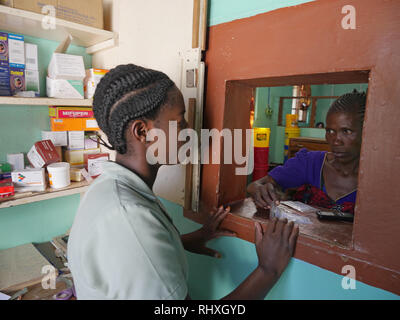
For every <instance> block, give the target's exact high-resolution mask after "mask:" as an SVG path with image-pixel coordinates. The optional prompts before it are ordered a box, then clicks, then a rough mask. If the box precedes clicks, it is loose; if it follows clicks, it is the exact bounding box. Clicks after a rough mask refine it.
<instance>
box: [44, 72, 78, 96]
mask: <svg viewBox="0 0 400 320" xmlns="http://www.w3.org/2000/svg"><path fill="white" fill-rule="evenodd" d="M46 93H47V96H48V97H50V98H59V99H83V98H84V93H83V81H81V80H64V79H63V80H56V79H51V78H49V77H47V78H46Z"/></svg>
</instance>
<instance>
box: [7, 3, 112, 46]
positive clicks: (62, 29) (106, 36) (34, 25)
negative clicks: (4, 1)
mask: <svg viewBox="0 0 400 320" xmlns="http://www.w3.org/2000/svg"><path fill="white" fill-rule="evenodd" d="M44 17H45V16H44V15H42V14H38V13H35V12H30V11H25V10H19V9H15V8H11V7H7V6H2V5H0V30H2V31H7V32H11V33H18V34H23V35H28V36H33V37H38V38H44V39H48V40H54V41H58V42H61V41H63V40H64V39H65V38H66V36H67V35H68V34H71V35H72V37H73V40H72V43H73V44H75V45H78V46H82V47H85V48H87V51H89V52H91V53H93V52H95V51H97V50H101V49H105V48H106V47H111V46H113V45H115V42H116V38H117V34H116V33H114V32H111V31H107V30H102V29H98V28H93V27H89V26H86V25H82V24H79V23H75V22H70V21H66V20H62V19H58V18H56V29H45V28H43V27H42V20H43V18H44ZM102 43H106V46H101V45H100V44H102ZM95 45H96V47H95V48H99V49H93V48H91V47H92V46H95Z"/></svg>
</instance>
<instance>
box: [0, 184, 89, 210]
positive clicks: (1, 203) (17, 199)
mask: <svg viewBox="0 0 400 320" xmlns="http://www.w3.org/2000/svg"><path fill="white" fill-rule="evenodd" d="M88 187H89V184H88V183H87V182H86V181H82V182H72V183H71V184H70V185H69V186H68V187H66V188H62V189H52V188H47V189H46V191H43V192H24V193H20V194H18V193H16V194H15V196H13V197H10V198H2V199H0V209H2V208H10V207H15V206H19V205H22V204H27V203H33V202H38V201H43V200H49V199H54V198H59V197H65V196H70V195H73V194H77V193H83V192H85V191H86V190H87V189H88Z"/></svg>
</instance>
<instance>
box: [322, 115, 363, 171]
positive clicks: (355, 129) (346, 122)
mask: <svg viewBox="0 0 400 320" xmlns="http://www.w3.org/2000/svg"><path fill="white" fill-rule="evenodd" d="M325 130H326V133H325V137H326V141H328V143H329V144H330V146H331V150H332V153H333V155H334V156H335V159H336V160H338V161H339V162H343V163H347V162H351V161H354V160H358V158H359V157H360V150H361V133H362V125H361V121H360V118H359V116H358V115H356V114H353V113H342V112H336V113H331V114H329V115H328V116H327V118H326V129H325Z"/></svg>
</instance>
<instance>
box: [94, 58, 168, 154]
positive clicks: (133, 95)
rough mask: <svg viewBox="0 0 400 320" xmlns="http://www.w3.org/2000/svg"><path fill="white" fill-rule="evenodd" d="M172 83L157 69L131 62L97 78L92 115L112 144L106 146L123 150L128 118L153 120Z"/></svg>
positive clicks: (118, 150) (125, 148) (122, 151)
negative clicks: (99, 78)
mask: <svg viewBox="0 0 400 320" xmlns="http://www.w3.org/2000/svg"><path fill="white" fill-rule="evenodd" d="M173 86H174V82H173V81H172V80H171V79H169V78H168V76H167V75H166V74H164V73H162V72H160V71H156V70H151V69H146V68H143V67H140V66H137V65H134V64H126V65H119V66H117V67H115V68H114V69H111V70H110V71H109V72H108V73H107V74H106V75H105V76H104V77H103V78H102V79H101V80H100V82H99V84H98V85H97V88H96V91H95V94H94V97H93V113H94V116H95V118H96V120H97V122H98V124H99V127H100V129H101V130H102V131H103V132H104V133H105V134H106V135H107V138H108V141H109V143H110V144H111V146H110V145H107V144H105V145H106V147H108V148H109V149H111V150H116V151H117V152H118V153H120V154H124V153H126V152H127V145H126V139H125V130H126V128H127V126H128V124H129V122H130V121H132V120H136V119H144V118H146V119H152V120H154V119H155V118H156V117H157V115H158V112H159V111H160V109H161V108H160V107H161V106H162V105H163V104H164V103H165V100H166V97H167V93H168V90H169V89H170V88H171V87H173ZM103 142H104V141H103Z"/></svg>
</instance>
